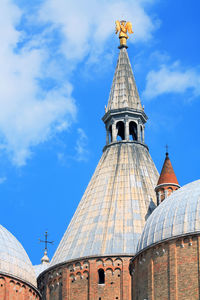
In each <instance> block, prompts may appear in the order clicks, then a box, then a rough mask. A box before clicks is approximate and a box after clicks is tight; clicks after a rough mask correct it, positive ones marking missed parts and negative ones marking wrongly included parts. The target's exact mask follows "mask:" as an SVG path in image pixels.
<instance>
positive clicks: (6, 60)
mask: <svg viewBox="0 0 200 300" xmlns="http://www.w3.org/2000/svg"><path fill="white" fill-rule="evenodd" d="M199 10H200V3H199V1H197V0H196V1H195V0H193V1H190V2H188V1H186V0H177V1H173V0H167V1H165V0H160V1H158V0H127V1H118V0H115V1H103V0H101V1H95V0H84V1H81V0H74V1H73V2H72V1H68V0H30V1H26V0H2V1H1V11H0V20H1V21H0V22H1V26H0V39H1V47H0V62H1V69H0V105H1V110H0V199H1V212H0V216H1V224H2V225H3V226H5V227H6V228H7V229H8V230H10V231H11V232H12V233H13V234H14V235H15V236H16V237H17V238H18V239H19V241H20V242H21V243H22V244H23V246H24V248H25V249H26V251H27V253H28V255H29V256H30V258H31V260H32V262H33V264H38V263H39V262H40V259H41V257H42V253H43V246H42V245H41V244H39V242H38V238H42V237H43V234H44V232H45V230H48V231H49V238H50V239H51V240H54V241H55V242H54V245H53V246H50V249H49V256H50V257H51V256H52V255H53V253H54V251H55V250H56V247H57V245H58V243H59V241H60V239H61V238H62V235H63V234H64V232H65V230H66V228H67V226H68V224H69V222H70V219H71V217H72V216H73V213H74V211H75V209H76V207H77V205H78V203H79V201H80V199H81V197H82V195H83V192H84V190H85V188H86V186H87V184H88V182H89V180H90V178H91V176H92V174H93V172H94V170H95V167H96V165H97V163H98V161H99V159H100V157H101V153H102V148H103V146H104V145H105V129H104V124H103V122H102V121H101V117H102V116H103V114H104V107H105V105H106V104H107V101H108V96H109V91H110V88H111V83H112V78H113V75H114V70H115V66H116V62H117V56H118V51H119V50H118V49H117V46H118V39H117V37H116V36H115V20H117V19H121V18H123V19H126V20H129V21H131V22H132V23H133V31H134V35H132V36H131V37H130V39H129V41H128V44H129V48H128V53H129V58H130V61H131V64H132V66H133V71H134V74H135V78H136V83H137V86H138V90H139V93H140V96H141V101H142V104H144V106H145V112H146V114H147V115H148V117H149V120H148V122H147V125H146V132H145V140H146V143H147V145H148V146H149V148H150V153H151V155H152V158H153V160H154V162H155V164H156V166H157V168H158V170H159V171H160V170H161V167H162V164H163V160H164V156H165V145H166V144H168V145H169V153H170V157H171V161H172V164H173V166H174V169H175V172H176V174H177V177H178V180H179V183H180V184H181V185H184V184H186V183H188V182H191V181H193V180H196V179H199V165H200V157H199V147H200V139H199V113H200V105H199V100H200V58H199V52H200V40H199V27H200V21H199V15H198V12H199Z"/></svg>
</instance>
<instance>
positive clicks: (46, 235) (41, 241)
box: [39, 231, 54, 251]
mask: <svg viewBox="0 0 200 300" xmlns="http://www.w3.org/2000/svg"><path fill="white" fill-rule="evenodd" d="M44 236H45V240H44V241H43V240H41V239H39V241H40V243H44V244H45V250H46V251H47V250H48V249H47V246H48V244H53V242H54V241H48V232H47V231H45V234H44Z"/></svg>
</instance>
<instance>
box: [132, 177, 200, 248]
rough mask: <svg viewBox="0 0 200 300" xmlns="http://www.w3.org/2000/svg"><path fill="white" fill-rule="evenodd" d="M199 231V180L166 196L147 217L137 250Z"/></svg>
mask: <svg viewBox="0 0 200 300" xmlns="http://www.w3.org/2000/svg"><path fill="white" fill-rule="evenodd" d="M196 232H200V180H197V181H194V182H192V183H189V184H187V185H185V186H183V187H182V188H180V189H179V190H177V191H176V192H174V193H173V194H172V195H171V196H169V197H168V198H166V199H165V200H164V201H163V202H162V203H161V204H160V205H159V206H158V207H157V208H156V209H155V210H154V212H153V213H152V215H151V216H150V217H149V218H148V220H147V222H146V224H145V227H144V230H143V233H142V235H141V238H140V240H139V243H138V248H137V251H138V252H139V251H141V250H142V249H144V248H146V247H149V246H151V245H153V244H154V243H158V242H161V241H163V240H166V239H170V238H173V237H176V236H181V235H185V234H189V233H196Z"/></svg>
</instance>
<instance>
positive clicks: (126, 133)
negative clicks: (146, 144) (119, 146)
mask: <svg viewBox="0 0 200 300" xmlns="http://www.w3.org/2000/svg"><path fill="white" fill-rule="evenodd" d="M125 140H126V141H129V120H128V117H126V118H125Z"/></svg>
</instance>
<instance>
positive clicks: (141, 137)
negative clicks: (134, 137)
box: [140, 126, 144, 142]
mask: <svg viewBox="0 0 200 300" xmlns="http://www.w3.org/2000/svg"><path fill="white" fill-rule="evenodd" d="M140 141H141V142H144V141H143V128H142V126H140Z"/></svg>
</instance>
